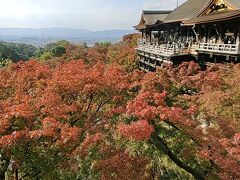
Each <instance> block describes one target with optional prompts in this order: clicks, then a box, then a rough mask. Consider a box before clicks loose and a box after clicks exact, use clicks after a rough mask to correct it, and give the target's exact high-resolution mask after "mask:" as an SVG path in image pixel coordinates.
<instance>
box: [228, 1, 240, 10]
mask: <svg viewBox="0 0 240 180" xmlns="http://www.w3.org/2000/svg"><path fill="white" fill-rule="evenodd" d="M226 2H227V3H228V4H229V5H231V6H233V7H235V8H237V9H240V0H226Z"/></svg>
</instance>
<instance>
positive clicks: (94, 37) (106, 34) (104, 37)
mask: <svg viewBox="0 0 240 180" xmlns="http://www.w3.org/2000/svg"><path fill="white" fill-rule="evenodd" d="M134 32H135V31H134V30H117V29H116V30H106V31H89V30H84V29H71V28H41V29H31V28H0V40H3V41H10V42H20V43H27V44H33V45H42V44H46V43H48V42H51V41H55V40H59V39H65V40H69V41H73V42H86V43H94V42H98V41H110V42H114V41H117V40H120V39H121V38H122V36H124V35H126V34H131V33H134Z"/></svg>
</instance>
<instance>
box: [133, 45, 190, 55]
mask: <svg viewBox="0 0 240 180" xmlns="http://www.w3.org/2000/svg"><path fill="white" fill-rule="evenodd" d="M136 49H137V50H138V51H139V53H140V55H141V53H142V55H145V56H149V58H154V57H151V56H152V55H153V56H155V55H157V56H163V57H172V56H179V55H187V54H189V50H188V48H180V47H178V46H176V45H169V44H164V45H153V44H150V43H146V44H143V43H142V44H138V47H137V48H136Z"/></svg>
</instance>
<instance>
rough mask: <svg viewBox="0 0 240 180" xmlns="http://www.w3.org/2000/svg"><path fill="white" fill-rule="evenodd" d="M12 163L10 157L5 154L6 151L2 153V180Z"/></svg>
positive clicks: (0, 170) (0, 157)
mask: <svg viewBox="0 0 240 180" xmlns="http://www.w3.org/2000/svg"><path fill="white" fill-rule="evenodd" d="M9 164H10V158H9V157H7V156H5V154H4V153H2V154H1V153H0V180H5V178H6V177H5V173H6V171H7V169H8V166H9Z"/></svg>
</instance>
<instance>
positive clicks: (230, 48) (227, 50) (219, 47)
mask: <svg viewBox="0 0 240 180" xmlns="http://www.w3.org/2000/svg"><path fill="white" fill-rule="evenodd" d="M197 50H199V51H207V52H215V53H224V54H239V53H240V52H239V46H237V45H236V44H212V43H200V44H199V46H198V49H197Z"/></svg>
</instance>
